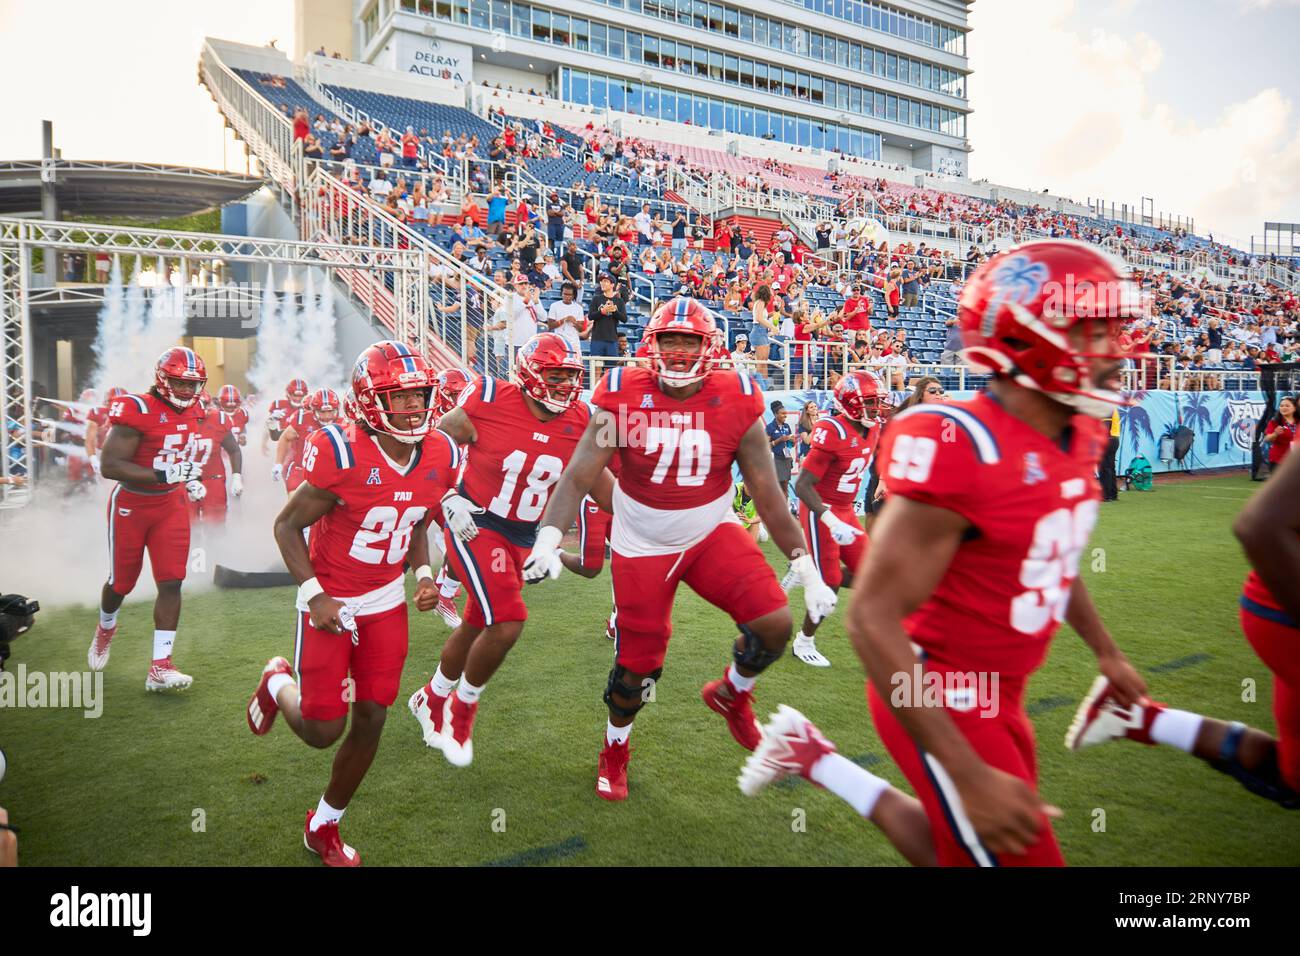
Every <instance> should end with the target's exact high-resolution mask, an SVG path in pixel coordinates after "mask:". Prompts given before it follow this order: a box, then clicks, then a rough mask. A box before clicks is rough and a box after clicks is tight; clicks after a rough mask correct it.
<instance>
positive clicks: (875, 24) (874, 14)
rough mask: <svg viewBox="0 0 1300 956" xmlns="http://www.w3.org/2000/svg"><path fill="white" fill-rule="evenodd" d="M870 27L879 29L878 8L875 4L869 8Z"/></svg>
mask: <svg viewBox="0 0 1300 956" xmlns="http://www.w3.org/2000/svg"><path fill="white" fill-rule="evenodd" d="M871 29H873V30H879V29H880V9H879V8H878V7H875V6H872V8H871Z"/></svg>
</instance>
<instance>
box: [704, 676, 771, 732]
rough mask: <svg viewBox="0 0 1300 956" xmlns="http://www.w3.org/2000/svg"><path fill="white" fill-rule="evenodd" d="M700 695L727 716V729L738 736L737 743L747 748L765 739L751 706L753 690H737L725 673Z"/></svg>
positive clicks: (713, 708)
mask: <svg viewBox="0 0 1300 956" xmlns="http://www.w3.org/2000/svg"><path fill="white" fill-rule="evenodd" d="M700 696H701V697H702V698H704V702H705V703H706V704H708V705H709V708H710V709H711V710H716V711H717V712H718V713H720V714H721V715H722V716H723V717H726V718H727V729H728V730H730V731H731V736H733V737H735V738H736V743H738V744H740V746H742V747H744V748H745V749H746V750H753V749H754V748H755V747H757V746H758V744H759V741H761V740H762V739H763V732H762V730H760V729H759V726H758V721H757V720H755V719H754V708H753V707H752V706H751V702H752V701H753V699H754V692H753V691H749V690H736V688H735V687H733V686H732V684H731V680H730V679H729V678H728V677H727V676H726V675H725V674H724V675H723V677H722V679H721V680H715V681H710V682H709V683H707V684H705V685H704V686H703V687H702V688H700Z"/></svg>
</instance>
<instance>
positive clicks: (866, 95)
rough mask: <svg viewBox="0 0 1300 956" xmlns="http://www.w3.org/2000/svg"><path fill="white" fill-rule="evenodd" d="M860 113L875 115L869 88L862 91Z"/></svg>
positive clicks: (873, 101)
mask: <svg viewBox="0 0 1300 956" xmlns="http://www.w3.org/2000/svg"><path fill="white" fill-rule="evenodd" d="M862 115H863V116H874V115H875V100H873V99H872V97H871V91H870V90H863V91H862Z"/></svg>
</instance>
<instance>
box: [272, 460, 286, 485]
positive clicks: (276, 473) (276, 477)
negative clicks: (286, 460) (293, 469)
mask: <svg viewBox="0 0 1300 956" xmlns="http://www.w3.org/2000/svg"><path fill="white" fill-rule="evenodd" d="M283 478H284V465H282V464H280V463H279V462H278V461H277V462H276V463H275V464H274V465H272V466H271V480H272V481H281V480H283Z"/></svg>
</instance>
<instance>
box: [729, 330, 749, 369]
mask: <svg viewBox="0 0 1300 956" xmlns="http://www.w3.org/2000/svg"><path fill="white" fill-rule="evenodd" d="M731 365H732V367H733V368H735V369H736V371H738V372H753V370H754V353H753V352H751V351H750V349H749V338H748V336H746V335H745V333H744V332H741V333H740V334H739V335H737V336H736V347H735V348H734V349H732V350H731Z"/></svg>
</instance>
